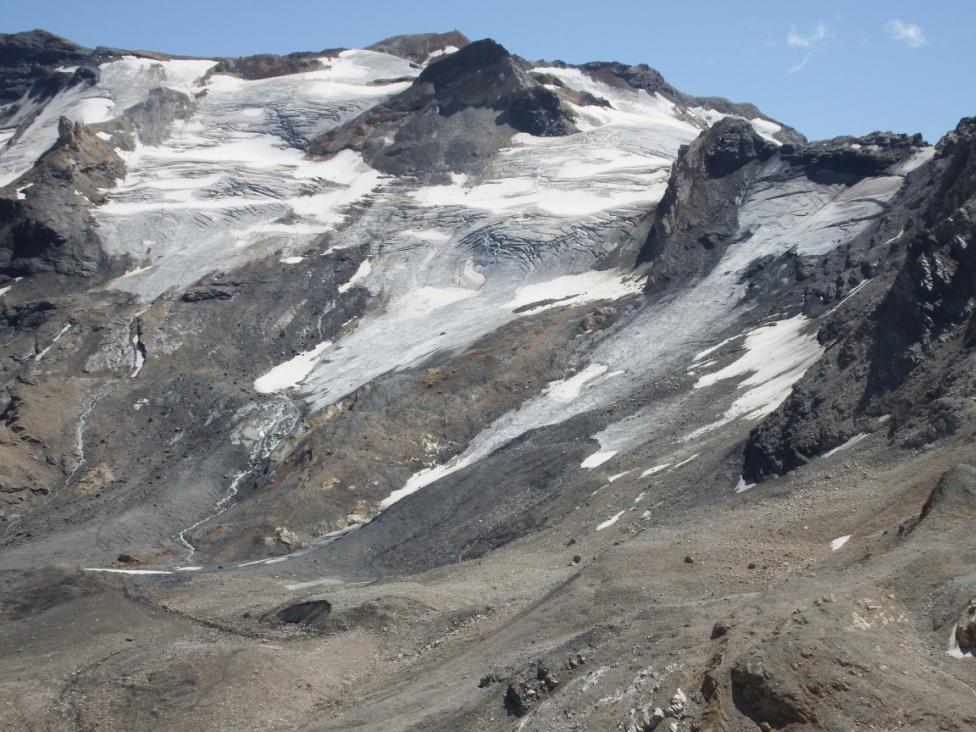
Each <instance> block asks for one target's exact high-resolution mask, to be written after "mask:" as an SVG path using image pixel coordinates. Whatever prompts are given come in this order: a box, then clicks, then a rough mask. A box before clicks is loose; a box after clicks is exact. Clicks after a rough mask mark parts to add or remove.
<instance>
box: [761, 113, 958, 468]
mask: <svg viewBox="0 0 976 732" xmlns="http://www.w3.org/2000/svg"><path fill="white" fill-rule="evenodd" d="M902 142H903V141H896V145H897V146H898V147H899V148H900V147H901V143H902ZM974 146H976V121H974V120H973V119H965V120H963V121H962V122H960V124H959V126H958V127H957V128H956V130H955V131H954V132H951V133H949V134H948V135H946V137H945V138H943V140H942V141H941V142H940V143H939V145H938V146H937V152H936V155H935V158H934V160H933V161H932V163H931V164H929V165H926V166H923V167H922V168H920V169H919V170H917V171H916V172H915V173H913V174H911V175H910V176H909V179H908V181H907V183H906V185H905V187H904V188H903V189H902V191H901V193H900V194H899V195H898V197H897V198H896V199H895V200H894V201H893V202H892V205H891V208H892V212H891V218H893V217H895V216H898V215H900V216H901V217H902V220H903V223H902V225H901V228H900V231H898V230H896V231H893V232H892V231H891V230H890V228H889V229H887V230H885V231H884V235H886V236H887V235H889V234H894V236H891V237H890V238H889V239H887V240H886V241H884V242H882V243H881V244H880V245H876V246H878V249H879V250H881V251H878V255H879V256H883V257H885V258H886V259H887V261H888V263H889V267H890V269H889V273H888V274H886V273H885V272H884V271H881V272H879V276H878V277H877V279H878V283H877V286H878V288H879V289H878V290H877V291H876V295H875V297H874V298H873V300H872V302H873V305H872V307H870V308H868V309H862V310H859V311H855V312H852V313H849V314H847V315H844V314H843V313H842V314H841V315H840V316H838V317H837V318H835V319H834V320H832V321H829V322H828V323H826V324H825V326H824V329H822V330H821V336H822V337H831V336H832V337H834V338H835V339H836V340H835V341H834V342H833V343H832V345H831V347H830V348H828V350H827V352H826V353H825V355H824V357H823V359H821V361H820V362H819V363H818V364H816V365H815V366H814V367H813V368H812V369H811V370H810V371H809V372H808V373H807V374H806V375H805V376H804V378H803V379H802V380H801V381H800V382H799V383H798V384H797V386H796V388H795V390H794V392H793V394H792V395H791V396H790V397H789V398H788V399H787V400H786V401H785V402H784V403H783V404H782V405H781V406H780V407H779V409H777V410H776V412H774V413H773V414H772V415H770V416H769V418H767V419H766V420H765V421H764V422H763V423H761V424H760V425H758V426H757V427H756V428H755V429H754V430H753V431H752V433H751V435H750V438H749V441H748V443H747V445H746V448H745V466H744V472H743V474H744V475H745V477H746V479H747V480H761V479H763V478H766V477H769V476H771V475H778V474H783V473H785V472H787V471H789V470H792V469H794V468H796V467H798V466H800V465H803V464H805V463H806V462H808V461H809V460H810V459H812V458H813V457H816V456H817V455H819V454H821V453H823V452H824V451H826V450H829V449H830V448H832V447H835V446H836V445H839V444H841V443H842V442H844V441H845V440H847V439H848V438H850V437H852V436H853V435H854V434H856V433H858V432H859V431H862V429H863V428H870V427H871V424H872V422H871V420H872V419H887V418H888V416H889V415H890V423H887V427H886V428H887V429H888V430H889V434H890V435H891V436H892V437H893V438H894V439H896V440H897V441H899V442H900V443H902V444H904V445H905V446H908V447H921V446H923V445H925V444H928V443H930V442H932V441H934V440H936V439H938V438H940V437H946V436H950V435H955V434H959V435H963V434H966V432H967V430H970V429H971V428H972V425H973V424H974V421H973V420H974V414H973V410H972V409H970V408H968V407H967V406H966V405H967V402H966V401H965V400H959V399H957V398H956V397H958V396H959V395H960V394H961V393H962V392H964V391H965V390H966V389H967V386H966V383H967V382H966V380H967V379H968V378H970V377H969V376H968V374H969V373H970V371H971V368H972V353H971V349H972V346H973V345H974V342H976V339H974V335H973V334H974V332H976V325H974V320H973V311H974V303H976V254H974V251H976V250H974V248H973V246H972V243H973V242H974V241H976V198H974V195H973V194H974V189H976V184H974V180H976V158H974V155H973V151H974ZM882 226H883V224H882ZM880 231H881V230H879V231H878V232H874V233H873V234H872V237H873V239H874V240H875V241H876V240H877V239H879V238H881V235H880ZM884 247H887V248H888V250H887V251H884ZM876 426H877V425H875V427H876ZM868 431H870V429H868Z"/></svg>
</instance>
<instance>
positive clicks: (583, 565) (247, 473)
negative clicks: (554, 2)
mask: <svg viewBox="0 0 976 732" xmlns="http://www.w3.org/2000/svg"><path fill="white" fill-rule="evenodd" d="M974 161H976V119H974V118H966V119H963V120H961V121H960V122H959V124H958V126H957V127H956V128H955V129H954V130H952V131H950V132H948V133H947V134H946V135H945V136H944V137H943V138H942V139H941V140H939V141H937V142H936V143H935V144H929V143H927V142H926V141H924V140H923V139H922V138H921V136H919V135H911V134H897V133H892V132H875V133H872V134H869V135H865V136H862V137H838V138H835V139H832V140H824V141H813V142H811V141H807V140H806V139H805V138H804V137H803V136H802V135H801V134H800V133H799V132H797V131H796V130H794V129H792V128H791V127H788V126H787V125H785V124H784V123H782V122H779V121H777V120H774V119H772V118H770V117H768V116H767V115H765V114H763V113H762V112H761V111H760V110H759V109H758V108H756V107H755V106H754V105H752V104H748V103H737V102H731V101H729V100H726V99H724V98H721V97H712V96H693V95H690V94H687V93H685V92H682V91H680V90H678V89H675V88H674V87H673V86H671V85H670V84H669V83H668V82H667V81H666V80H665V79H664V78H663V76H662V75H661V74H660V73H659V72H657V71H656V70H654V69H653V68H652V67H650V66H646V65H626V64H621V63H616V62H603V61H601V62H592V63H585V64H580V65H574V64H567V63H564V62H561V61H530V60H527V59H524V58H521V57H519V56H518V55H516V54H514V53H512V52H511V51H509V50H508V49H506V48H505V47H504V46H503V45H501V44H500V43H498V42H496V41H494V40H491V39H480V40H474V41H471V40H469V39H468V38H467V37H465V36H464V35H463V34H461V33H460V32H458V31H450V32H446V33H427V34H419V35H406V36H395V37H392V38H387V39H385V40H383V41H380V42H378V43H375V44H373V45H372V46H370V47H368V48H366V49H323V50H321V51H301V52H296V53H291V54H286V55H276V54H259V55H254V56H247V57H235V58H216V57H214V58H188V57H178V56H172V55H168V54H165V53H157V52H149V51H134V50H125V49H115V48H102V47H100V48H95V49H89V48H83V47H81V46H79V45H77V44H74V43H72V42H71V41H68V40H65V39H62V38H59V37H58V36H55V35H53V34H50V33H47V32H45V31H40V30H38V31H30V32H26V33H15V34H5V35H0V629H2V632H0V690H2V695H0V696H2V698H3V703H2V704H0V728H2V729H4V730H7V729H9V730H48V729H50V730H64V729H71V730H89V729H99V730H102V729H104V730H127V731H128V730H161V729H162V730H168V729H174V730H175V729H214V730H220V729H235V730H236V729H265V730H271V729H281V730H284V729H289V730H290V729H309V730H339V729H342V730H347V729H381V728H382V729H396V730H413V729H424V730H427V731H428V732H431V731H437V730H445V731H447V730H479V731H480V730H511V729H524V730H552V729H578V730H596V729H601V730H602V729H610V730H614V729H616V730H628V732H647V731H648V730H669V731H670V732H692V731H693V730H695V731H698V730H722V731H730V732H731V731H738V730H756V729H761V730H771V729H778V730H789V731H791V732H799V731H801V730H803V731H806V730H825V731H826V730H840V729H843V730H848V729H859V730H860V729H913V730H959V731H962V730H970V729H973V728H976V712H974V704H973V689H974V688H976V662H974V661H973V656H974V654H976V648H974V646H976V575H974V573H973V569H972V568H973V566H974V561H976V542H974V540H973V536H972V534H973V532H972V525H973V521H974V519H976V454H974V448H973V445H974V442H973V437H974V435H976V410H974V407H973V393H974V378H976V377H974V374H976V371H974V361H973V358H974V357H973V348H974V345H976V315H974V310H976V275H974V273H976V261H974V260H973V257H974V255H973V251H974V243H976V223H974V222H976V167H974V166H976V162H974Z"/></svg>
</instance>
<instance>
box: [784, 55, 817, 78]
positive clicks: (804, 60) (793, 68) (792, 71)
mask: <svg viewBox="0 0 976 732" xmlns="http://www.w3.org/2000/svg"><path fill="white" fill-rule="evenodd" d="M812 55H813V51H807V52H806V53H805V54H803V58H802V59H800V63H798V64H796V65H795V66H790V67H789V68H788V69H787V70H786V73H787V74H795V73H796V72H797V71H801V70H802V69H803V67H804V66H806V65H807V61H809V60H810V57H811V56H812Z"/></svg>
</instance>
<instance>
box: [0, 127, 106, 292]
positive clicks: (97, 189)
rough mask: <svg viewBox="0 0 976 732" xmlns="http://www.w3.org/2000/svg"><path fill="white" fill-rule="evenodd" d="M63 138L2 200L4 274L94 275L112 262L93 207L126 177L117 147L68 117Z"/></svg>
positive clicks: (0, 224) (1, 266) (0, 258)
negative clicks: (17, 193) (15, 193)
mask: <svg viewBox="0 0 976 732" xmlns="http://www.w3.org/2000/svg"><path fill="white" fill-rule="evenodd" d="M58 132H59V137H58V141H57V142H56V143H55V144H54V146H53V147H51V149H50V150H48V151H47V152H46V153H45V154H44V155H43V156H42V157H41V159H40V160H39V161H38V162H37V164H36V165H35V166H34V168H33V169H32V170H31V171H30V172H29V173H27V174H26V175H25V176H24V177H22V178H21V179H20V180H18V181H17V182H16V183H13V184H11V186H10V188H8V190H10V189H22V188H23V187H24V186H29V188H26V191H25V197H24V199H23V200H19V199H18V198H16V197H14V198H4V199H0V273H3V274H6V275H8V276H21V275H27V274H33V273H37V272H52V271H53V272H58V273H60V274H66V275H72V276H84V277H87V276H91V275H93V274H95V273H96V272H98V271H99V270H100V269H101V268H104V267H105V266H107V261H106V257H105V253H104V252H103V250H102V247H101V243H100V241H99V238H98V234H97V233H96V232H95V230H94V228H93V226H92V222H91V216H90V212H89V207H90V205H91V202H97V201H104V197H105V196H104V193H103V192H102V191H103V190H104V189H107V188H112V187H113V186H115V184H116V181H118V180H120V179H121V178H124V177H125V163H123V162H122V159H121V158H120V157H119V156H118V154H117V153H116V151H115V149H114V148H112V147H110V146H109V145H108V144H107V143H106V142H105V141H104V140H102V139H101V138H99V137H98V136H97V135H96V134H95V133H94V132H92V131H91V130H90V129H89V128H87V127H85V126H84V125H82V124H81V123H77V122H71V121H69V120H68V119H66V118H62V119H61V122H60V126H59V131H58Z"/></svg>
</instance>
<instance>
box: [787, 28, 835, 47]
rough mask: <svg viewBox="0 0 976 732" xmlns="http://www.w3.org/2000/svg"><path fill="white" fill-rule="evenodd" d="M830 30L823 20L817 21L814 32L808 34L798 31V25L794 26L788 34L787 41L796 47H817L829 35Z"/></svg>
mask: <svg viewBox="0 0 976 732" xmlns="http://www.w3.org/2000/svg"><path fill="white" fill-rule="evenodd" d="M828 32H829V31H828V30H827V26H826V25H824V24H823V22H822V21H821V22H819V23H817V25H816V27H814V29H813V32H812V33H809V34H807V35H804V34H802V33H800V32H798V31H797V29H796V27H793V28H790V32H789V33H787V34H786V43H787V45H789V46H793V47H794V48H816V47H817V46H819V45H820V42H821V41H823V40H824V39H825V38H826V37H827V34H828Z"/></svg>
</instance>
